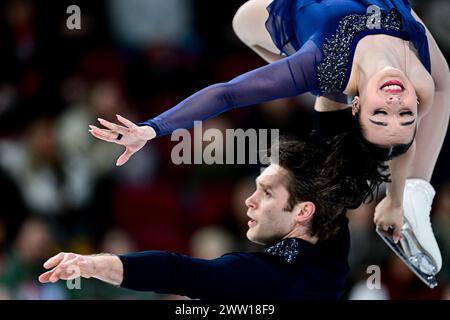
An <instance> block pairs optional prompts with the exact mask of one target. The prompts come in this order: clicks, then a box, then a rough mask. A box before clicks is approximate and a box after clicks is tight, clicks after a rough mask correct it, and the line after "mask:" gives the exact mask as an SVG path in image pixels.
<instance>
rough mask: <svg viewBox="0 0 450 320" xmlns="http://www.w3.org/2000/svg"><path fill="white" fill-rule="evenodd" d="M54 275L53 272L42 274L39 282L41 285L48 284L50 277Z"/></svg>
mask: <svg viewBox="0 0 450 320" xmlns="http://www.w3.org/2000/svg"><path fill="white" fill-rule="evenodd" d="M52 274H53V270H50V271H47V272H44V273H43V274H41V275H40V276H39V278H38V279H39V282H41V283H47V282H50V276H51V275H52Z"/></svg>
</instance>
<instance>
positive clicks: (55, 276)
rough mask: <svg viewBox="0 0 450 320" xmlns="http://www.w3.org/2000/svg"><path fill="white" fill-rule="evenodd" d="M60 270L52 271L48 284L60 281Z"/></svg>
mask: <svg viewBox="0 0 450 320" xmlns="http://www.w3.org/2000/svg"><path fill="white" fill-rule="evenodd" d="M62 271H63V270H62V268H59V267H58V268H56V269H55V270H53V272H52V274H51V275H50V277H49V280H50V282H53V283H54V282H56V281H58V280H59V279H60V275H61V273H62Z"/></svg>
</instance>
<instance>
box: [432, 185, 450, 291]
mask: <svg viewBox="0 0 450 320" xmlns="http://www.w3.org/2000/svg"><path fill="white" fill-rule="evenodd" d="M432 213H433V215H432V222H433V227H434V230H435V234H436V239H437V241H438V243H439V246H440V247H441V253H442V270H441V272H440V273H439V278H440V279H441V281H445V283H450V182H447V183H446V184H444V185H443V186H442V187H441V188H440V189H439V190H437V195H436V198H435V201H434V203H433V211H432Z"/></svg>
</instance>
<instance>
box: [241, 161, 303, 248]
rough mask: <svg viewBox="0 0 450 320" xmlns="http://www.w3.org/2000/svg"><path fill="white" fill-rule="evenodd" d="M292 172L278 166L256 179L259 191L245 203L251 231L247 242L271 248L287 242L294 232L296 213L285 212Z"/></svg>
mask: <svg viewBox="0 0 450 320" xmlns="http://www.w3.org/2000/svg"><path fill="white" fill-rule="evenodd" d="M288 174H289V173H288V172H287V171H286V170H285V169H284V168H282V167H280V166H278V165H275V164H272V165H270V166H269V167H267V168H266V169H265V170H264V171H263V172H262V173H261V174H260V175H259V177H258V178H257V179H256V191H255V192H254V193H253V194H252V195H251V196H250V197H249V198H247V200H245V205H246V206H247V208H248V210H247V216H248V217H249V218H250V220H249V222H248V226H249V229H248V231H247V238H248V239H249V240H251V241H253V242H256V243H259V244H270V243H272V242H275V241H277V240H280V239H283V238H285V237H286V236H287V235H288V234H289V233H290V232H291V231H292V230H293V229H294V228H295V221H294V215H295V214H294V212H293V211H285V210H283V209H285V208H286V207H287V204H288V199H289V192H288V190H287V189H286V187H285V182H286V181H287V179H288Z"/></svg>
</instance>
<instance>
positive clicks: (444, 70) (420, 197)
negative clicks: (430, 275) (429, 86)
mask: <svg viewBox="0 0 450 320" xmlns="http://www.w3.org/2000/svg"><path fill="white" fill-rule="evenodd" d="M412 14H413V15H414V16H415V18H416V19H417V20H418V21H420V22H421V23H422V24H423V25H425V24H424V23H423V22H422V21H421V20H420V18H419V17H418V16H417V15H416V14H415V13H414V12H412ZM427 37H428V45H429V50H430V58H431V70H432V72H431V75H432V77H433V80H434V82H435V95H434V101H433V104H432V106H431V109H430V111H429V112H428V113H427V114H426V115H425V116H424V117H423V119H422V120H421V122H420V124H419V126H418V128H417V135H416V152H415V156H414V159H413V162H412V164H411V167H410V174H409V177H410V179H407V180H406V183H405V190H404V198H403V208H404V214H405V218H407V220H408V221H409V223H410V224H411V228H412V229H413V230H414V233H415V235H416V237H417V239H418V241H419V243H420V244H421V245H422V247H423V248H424V249H425V250H426V251H427V252H428V253H430V254H431V256H432V257H433V259H434V261H435V263H436V267H437V271H439V270H440V269H441V266H442V257H441V253H440V250H439V247H438V244H437V242H436V239H435V237H434V234H433V230H432V228H431V224H430V212H431V205H432V203H433V198H434V195H435V191H434V189H433V187H432V186H431V184H430V183H429V181H430V180H431V176H432V174H433V170H434V166H435V165H436V161H437V158H438V156H439V153H440V151H441V148H442V145H443V142H444V138H445V136H446V133H447V129H448V123H449V116H450V71H449V68H448V64H447V62H446V60H445V58H444V56H443V55H442V53H441V51H440V50H439V47H438V46H437V44H436V41H435V40H434V38H433V36H432V35H431V33H430V31H429V30H428V29H427Z"/></svg>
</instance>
